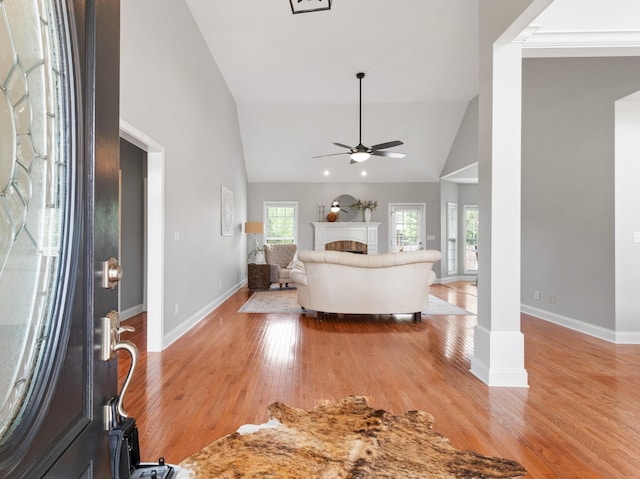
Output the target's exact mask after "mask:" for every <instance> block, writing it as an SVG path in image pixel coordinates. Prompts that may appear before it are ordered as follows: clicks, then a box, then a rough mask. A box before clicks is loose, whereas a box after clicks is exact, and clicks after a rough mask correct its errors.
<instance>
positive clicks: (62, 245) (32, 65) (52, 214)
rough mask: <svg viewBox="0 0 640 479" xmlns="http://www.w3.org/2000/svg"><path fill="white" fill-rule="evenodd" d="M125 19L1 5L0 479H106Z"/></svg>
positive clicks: (108, 11) (10, 1)
mask: <svg viewBox="0 0 640 479" xmlns="http://www.w3.org/2000/svg"><path fill="white" fill-rule="evenodd" d="M119 17H120V12H119V0H66V1H65V0H4V1H2V2H0V336H2V337H4V338H5V342H3V343H2V344H1V345H0V347H1V348H2V352H0V361H1V362H3V364H4V366H3V367H2V369H0V478H12V479H13V478H40V477H46V478H64V479H73V478H99V479H106V478H109V477H111V469H110V459H109V457H110V456H109V442H108V432H107V431H106V429H105V421H104V419H103V417H104V412H103V410H104V408H103V406H104V405H105V404H106V402H107V401H108V400H109V399H110V398H111V397H113V396H115V395H116V394H117V365H116V361H115V360H113V359H112V360H108V361H104V360H102V359H101V349H102V346H101V339H102V332H101V319H100V318H102V317H104V316H106V314H107V312H109V311H110V310H117V307H118V303H117V288H116V289H106V288H104V287H103V285H102V276H103V270H102V267H103V266H102V262H103V261H104V260H106V259H108V258H110V257H116V255H117V251H118V250H117V237H118V231H117V227H118V226H117V222H118V180H117V179H118V173H117V172H118V162H119V129H118V117H119V112H118V103H119V94H118V92H119V37H120V35H119ZM7 338H9V339H7Z"/></svg>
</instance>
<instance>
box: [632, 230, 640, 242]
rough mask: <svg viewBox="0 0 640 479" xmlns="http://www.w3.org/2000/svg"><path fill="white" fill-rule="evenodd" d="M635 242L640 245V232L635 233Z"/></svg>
mask: <svg viewBox="0 0 640 479" xmlns="http://www.w3.org/2000/svg"><path fill="white" fill-rule="evenodd" d="M633 242H634V243H640V231H634V232H633Z"/></svg>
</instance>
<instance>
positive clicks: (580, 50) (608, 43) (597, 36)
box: [519, 26, 640, 58]
mask: <svg viewBox="0 0 640 479" xmlns="http://www.w3.org/2000/svg"><path fill="white" fill-rule="evenodd" d="M539 28H540V27H536V26H531V27H529V28H528V29H527V30H526V31H525V32H524V34H523V35H521V36H520V37H519V41H520V42H522V56H523V57H524V58H536V57H567V56H569V57H587V56H596V57H601V56H638V55H639V54H640V31H637V30H635V31H631V30H628V31H599V32H593V31H542V32H541V31H539V30H538V29H539Z"/></svg>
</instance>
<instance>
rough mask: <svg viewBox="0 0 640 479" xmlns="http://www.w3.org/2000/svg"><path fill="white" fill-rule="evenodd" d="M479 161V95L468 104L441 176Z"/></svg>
mask: <svg viewBox="0 0 640 479" xmlns="http://www.w3.org/2000/svg"><path fill="white" fill-rule="evenodd" d="M477 162H478V97H477V96H476V97H475V98H473V99H472V100H471V101H470V102H469V104H468V105H467V110H466V111H465V114H464V117H463V118H462V123H461V124H460V129H459V130H458V133H457V134H456V138H455V140H454V142H453V145H452V146H451V151H450V152H449V155H448V156H447V162H446V163H445V165H444V168H442V172H441V173H440V176H441V177H443V176H446V175H449V174H451V173H454V172H456V171H459V170H461V169H463V168H466V167H467V166H469V165H472V164H474V163H477Z"/></svg>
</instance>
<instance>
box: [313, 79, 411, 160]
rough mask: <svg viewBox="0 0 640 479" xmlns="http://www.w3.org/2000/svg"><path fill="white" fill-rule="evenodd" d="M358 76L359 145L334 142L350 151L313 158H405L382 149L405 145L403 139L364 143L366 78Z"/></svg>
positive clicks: (400, 154)
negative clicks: (372, 143) (363, 118)
mask: <svg viewBox="0 0 640 479" xmlns="http://www.w3.org/2000/svg"><path fill="white" fill-rule="evenodd" d="M356 78H358V80H360V137H359V140H358V145H357V146H349V145H344V144H342V143H334V145H336V146H339V147H341V148H346V149H347V150H349V151H345V152H343V153H332V154H330V155H320V156H314V157H313V158H323V157H325V156H336V155H350V156H351V161H350V163H360V162H362V161H366V160H368V159H369V158H370V157H371V156H385V157H387V158H404V157H405V156H406V155H405V154H404V153H394V152H392V151H381V150H384V149H386V148H392V147H394V146H400V145H403V144H404V143H402V142H401V141H398V140H395V141H388V142H386V143H380V144H378V145H373V146H364V145H363V144H362V79H363V78H364V73H357V74H356Z"/></svg>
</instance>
